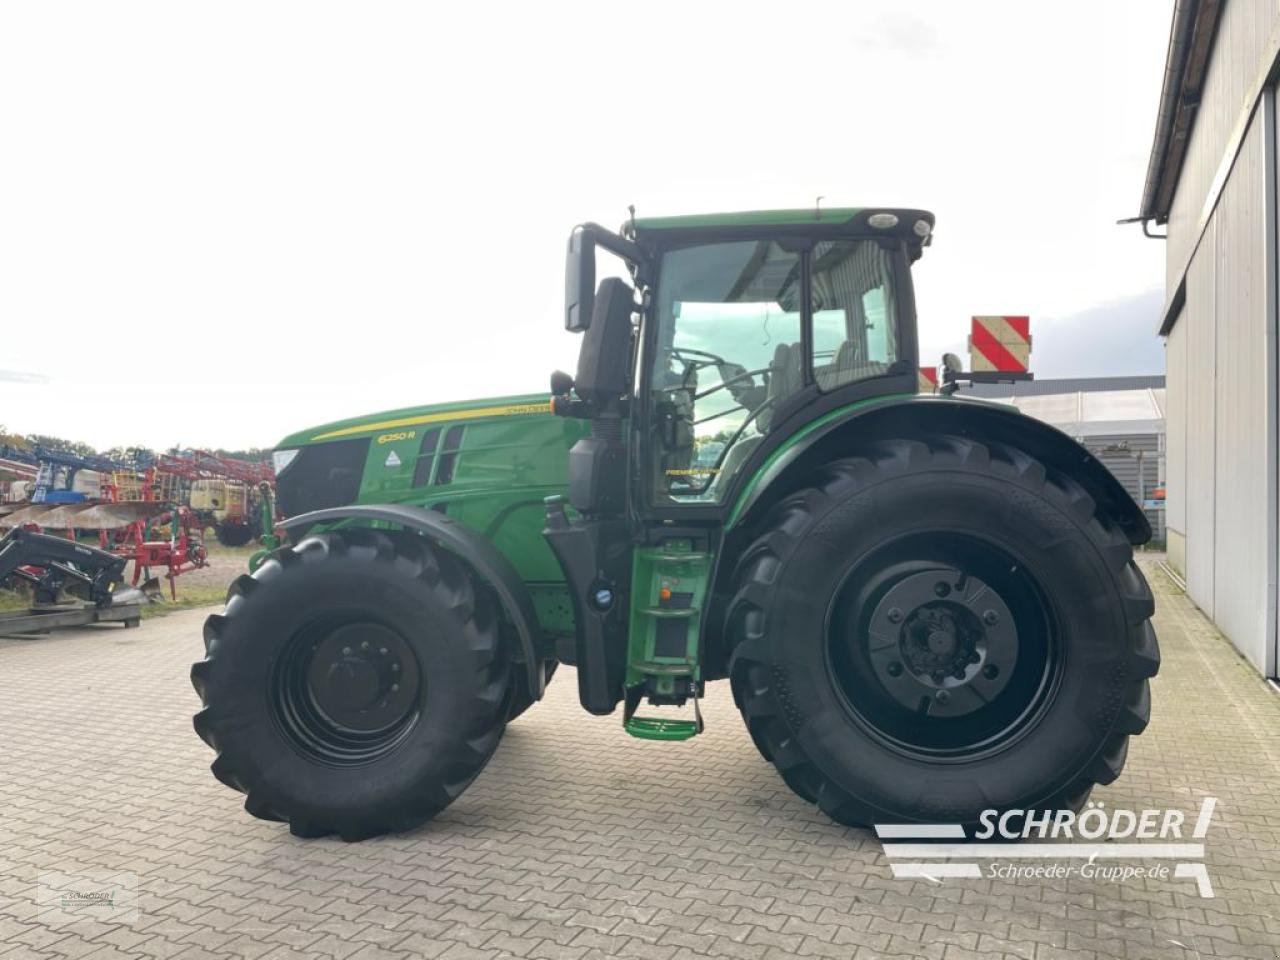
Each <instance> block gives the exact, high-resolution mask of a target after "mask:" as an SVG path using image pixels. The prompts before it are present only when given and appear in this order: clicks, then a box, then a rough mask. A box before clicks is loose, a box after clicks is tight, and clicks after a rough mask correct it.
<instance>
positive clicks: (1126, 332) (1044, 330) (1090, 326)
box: [1031, 290, 1164, 378]
mask: <svg viewBox="0 0 1280 960" xmlns="http://www.w3.org/2000/svg"><path fill="white" fill-rule="evenodd" d="M1163 305H1164V294H1163V292H1162V291H1160V290H1148V291H1146V292H1145V293H1140V294H1136V295H1134V296H1130V297H1123V298H1121V299H1118V300H1114V301H1111V302H1110V303H1105V304H1100V305H1099V306H1096V307H1090V308H1089V309H1087V310H1082V311H1080V312H1079V313H1074V314H1070V315H1068V316H1065V317H1061V318H1058V319H1053V320H1046V321H1044V322H1043V323H1040V324H1037V323H1036V321H1035V318H1034V317H1032V319H1031V337H1032V340H1031V369H1032V370H1033V371H1034V372H1035V374H1036V376H1037V377H1042V378H1049V377H1112V376H1124V375H1135V376H1136V375H1142V374H1163V373H1164V343H1163V341H1161V339H1160V338H1159V337H1158V336H1156V329H1157V328H1158V327H1159V325H1160V310H1161V308H1162V307H1163Z"/></svg>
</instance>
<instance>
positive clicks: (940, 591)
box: [933, 581, 951, 597]
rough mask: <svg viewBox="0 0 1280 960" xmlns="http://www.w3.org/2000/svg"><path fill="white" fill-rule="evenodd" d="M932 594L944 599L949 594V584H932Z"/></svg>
mask: <svg viewBox="0 0 1280 960" xmlns="http://www.w3.org/2000/svg"><path fill="white" fill-rule="evenodd" d="M933 592H934V593H935V594H936V595H938V596H939V597H945V596H947V595H948V594H949V593H951V584H949V583H943V582H941V581H939V582H938V583H936V584H934V587H933Z"/></svg>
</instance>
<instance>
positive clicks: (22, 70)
mask: <svg viewBox="0 0 1280 960" xmlns="http://www.w3.org/2000/svg"><path fill="white" fill-rule="evenodd" d="M1171 8H1172V3H1171V0H1125V2H1123V3H1116V2H1114V0H1113V2H1109V3H1107V2H1080V3H1074V4H1065V5H1064V4H1043V3H1027V2H1025V0H1022V2H1013V3H995V2H991V3H985V2H975V3H955V2H954V0H952V2H925V0H917V2H914V3H912V4H909V5H908V4H904V3H900V2H889V0H886V2H871V0H859V2H856V3H854V2H842V3H841V2H831V3H804V2H790V3H784V4H779V3H770V4H758V3H747V2H742V0H738V2H714V3H713V2H699V3H690V2H688V0H685V2H679V3H661V2H650V3H645V4H635V3H627V4H614V3H604V2H592V3H581V4H562V3H524V4H518V5H517V4H511V5H509V6H506V7H504V5H502V4H497V3H486V4H460V3H432V4H428V3H404V4H397V3H378V4H327V3H317V2H308V3H297V4H293V3H272V2H255V3H227V2H224V3H220V4H187V3H173V2H162V3H112V4H104V3H96V2H95V3H60V4H47V3H29V4H5V5H4V6H2V7H0V371H11V372H20V373H25V374H38V375H43V376H45V377H48V378H49V381H48V382H47V383H16V382H12V380H13V379H14V378H12V377H10V378H7V379H6V378H5V376H4V374H3V373H0V424H6V425H7V426H8V427H9V429H11V430H14V431H17V432H21V433H30V432H39V433H51V434H59V435H62V436H66V437H68V438H72V439H80V440H85V441H87V442H89V443H92V444H95V445H97V446H100V447H106V446H112V445H116V444H139V443H141V444H146V445H151V446H161V447H164V446H169V445H172V444H185V445H209V446H224V447H246V446H252V445H264V446H265V445H270V444H272V443H274V442H275V441H277V440H278V439H279V438H280V437H281V436H283V435H284V434H285V433H288V432H291V431H292V430H295V429H298V428H302V427H306V426H309V425H312V424H316V423H320V422H323V421H325V420H330V419H336V418H339V417H344V416H350V415H355V414H358V413H363V412H369V411H375V410H380V409H388V408H393V407H398V406H407V405H411V404H415V403H424V402H432V401H440V400H449V399H466V398H468V397H482V396H492V395H495V394H504V393H519V392H525V391H530V392H532V391H541V390H544V389H545V388H546V381H547V375H548V374H549V373H550V371H551V370H552V369H554V368H556V367H562V368H564V369H567V370H572V369H573V364H574V358H575V357H576V354H577V346H578V341H577V338H576V337H574V336H572V335H571V334H568V333H566V332H564V329H563V325H562V312H561V304H562V299H563V283H564V282H563V255H564V242H565V239H566V238H567V236H568V234H569V231H570V228H571V227H572V226H573V225H574V224H575V223H578V222H580V221H583V220H597V221H599V222H601V223H604V224H606V225H608V226H616V225H617V224H619V223H621V221H622V219H623V218H624V217H625V215H626V205H627V204H628V203H634V204H636V206H637V208H638V210H639V211H640V213H641V214H642V215H643V214H650V215H654V214H672V213H694V212H706V211H719V210H738V209H755V208H767V207H782V206H800V207H807V206H809V205H810V204H812V202H813V200H814V197H815V196H817V195H818V194H822V195H825V197H826V199H825V200H824V205H826V206H837V205H850V206H868V205H884V206H889V205H902V206H921V207H925V208H928V209H932V210H934V211H935V212H936V213H937V215H938V228H937V233H936V239H935V242H934V245H933V247H932V248H931V249H929V250H928V251H927V252H926V254H925V257H924V259H923V260H922V261H921V262H920V263H919V264H918V265H917V274H916V275H917V288H918V294H917V298H918V306H919V310H920V314H921V327H922V337H921V340H922V358H924V359H925V360H931V359H934V358H935V357H936V355H938V354H940V353H941V351H942V350H943V349H958V348H959V347H960V345H961V343H962V342H963V338H964V336H965V334H966V333H967V328H968V317H969V316H970V315H971V314H975V313H1030V314H1031V315H1032V317H1033V320H1032V324H1033V332H1034V330H1035V328H1036V324H1037V323H1052V322H1068V321H1069V319H1070V317H1071V315H1072V314H1074V313H1077V312H1079V311H1083V310H1087V309H1089V308H1091V307H1097V306H1098V305H1100V304H1107V303H1111V302H1115V301H1118V300H1122V299H1124V298H1126V297H1131V296H1133V295H1135V294H1138V293H1142V292H1145V291H1150V290H1151V289H1152V288H1157V287H1159V286H1160V284H1161V283H1162V279H1163V276H1162V274H1163V257H1164V249H1163V245H1162V244H1160V243H1157V242H1152V241H1149V240H1145V239H1144V238H1143V237H1142V234H1141V231H1140V230H1139V229H1137V228H1136V227H1128V228H1121V227H1117V226H1115V225H1114V221H1115V220H1116V219H1118V218H1120V217H1123V216H1130V215H1133V214H1135V213H1136V212H1137V207H1138V200H1139V196H1140V193H1141V189H1142V179H1143V176H1144V173H1145V170H1146V162H1147V155H1148V151H1149V149H1150V144H1151V135H1152V130H1153V127H1154V122H1155V110H1156V101H1157V98H1158V95H1159V87H1160V75H1161V69H1162V66H1163V62H1164V51H1165V45H1166V41H1167V37H1168V26H1169V16H1170V11H1171ZM1156 321H1157V318H1156V317H1155V316H1154V315H1153V316H1152V317H1151V318H1150V320H1149V328H1150V329H1151V331H1152V336H1153V337H1154V329H1155V324H1156ZM1035 359H1036V358H1035V356H1034V355H1033V368H1034V365H1035ZM1078 372H1079V373H1081V374H1087V373H1089V372H1090V371H1088V370H1080V371H1078Z"/></svg>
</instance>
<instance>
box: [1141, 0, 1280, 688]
mask: <svg viewBox="0 0 1280 960" xmlns="http://www.w3.org/2000/svg"><path fill="white" fill-rule="evenodd" d="M1278 58H1280V6H1277V4H1276V3H1275V0H1270V2H1260V0H1177V2H1176V4H1175V8H1174V15H1173V26H1172V30H1171V33H1170V40H1169V56H1168V63H1167V64H1166V69H1165V79H1164V90H1163V93H1162V95H1161V103H1160V112H1159V115H1158V117H1157V125H1156V136H1155V143H1154V144H1153V147H1152V154H1151V164H1150V168H1149V171H1148V176H1147V183H1146V188H1145V191H1144V195H1143V200H1142V220H1143V221H1144V229H1147V228H1148V225H1149V224H1151V223H1155V224H1165V225H1166V232H1167V235H1168V239H1167V241H1166V306H1165V311H1164V317H1163V319H1162V324H1161V328H1160V333H1161V334H1162V335H1164V336H1165V337H1166V338H1167V339H1166V349H1167V356H1166V370H1167V376H1168V400H1167V410H1166V413H1167V439H1166V458H1167V472H1166V475H1165V481H1166V491H1167V498H1168V499H1167V511H1168V512H1167V517H1166V522H1167V526H1168V548H1169V559H1170V562H1171V564H1172V565H1173V566H1174V567H1175V568H1176V569H1178V570H1179V571H1180V572H1181V573H1182V574H1183V576H1184V577H1185V579H1186V583H1187V593H1188V595H1189V596H1190V597H1191V598H1192V599H1193V600H1194V601H1195V602H1196V604H1197V605H1198V606H1199V607H1200V608H1201V609H1202V610H1203V611H1204V612H1205V613H1206V614H1208V615H1209V616H1210V617H1211V618H1212V619H1213V621H1214V622H1215V623H1216V624H1217V625H1218V627H1219V628H1220V629H1221V630H1222V632H1223V633H1224V634H1225V635H1226V636H1227V637H1228V638H1229V639H1230V640H1231V642H1232V643H1234V644H1235V646H1236V647H1237V649H1239V650H1240V652H1241V653H1242V654H1243V655H1244V656H1245V657H1246V658H1248V660H1249V662H1250V663H1252V664H1253V665H1254V666H1255V667H1256V668H1257V669H1258V670H1259V671H1260V672H1262V673H1263V674H1265V675H1267V676H1275V675H1276V661H1277V635H1276V571H1277V528H1276V524H1277V505H1276V446H1277V437H1276V423H1277V416H1276V414H1277V407H1276V369H1277V356H1276V277H1277V248H1276V228H1275V224H1276V192H1275V183H1276V119H1275V110H1276V104H1275V101H1276V77H1277V66H1278V64H1280V59H1278Z"/></svg>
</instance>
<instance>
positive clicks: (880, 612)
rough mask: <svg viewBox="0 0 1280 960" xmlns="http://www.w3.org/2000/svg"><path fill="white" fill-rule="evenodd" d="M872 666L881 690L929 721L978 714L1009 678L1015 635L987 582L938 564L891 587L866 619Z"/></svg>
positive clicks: (1014, 660) (1015, 651)
mask: <svg viewBox="0 0 1280 960" xmlns="http://www.w3.org/2000/svg"><path fill="white" fill-rule="evenodd" d="M869 631H870V651H869V652H870V657H871V664H872V669H873V670H874V671H875V674H876V677H877V679H878V680H879V681H880V683H881V685H882V686H883V688H884V690H885V692H886V693H888V694H889V696H890V697H892V698H893V699H894V700H896V701H897V702H898V703H899V704H900V705H901V706H903V707H906V708H907V709H909V710H911V711H913V712H915V713H918V714H921V715H926V716H930V717H960V716H965V715H967V714H971V713H974V712H976V711H978V710H981V709H982V708H983V707H985V706H986V705H987V704H989V703H990V702H991V701H992V700H994V699H995V698H996V697H998V696H999V695H1000V693H1001V692H1002V691H1003V690H1004V688H1005V686H1006V685H1007V684H1008V682H1009V678H1010V677H1012V676H1013V671H1014V667H1015V666H1016V663H1017V657H1018V633H1017V628H1016V626H1015V624H1014V618H1013V616H1012V614H1011V613H1010V611H1009V608H1008V606H1007V605H1006V604H1005V602H1004V601H1003V600H1002V599H1001V598H1000V596H999V595H998V594H997V593H996V592H995V591H994V590H992V589H991V588H990V587H989V586H987V584H986V583H985V582H984V581H982V580H981V579H979V578H978V577H976V576H973V575H972V574H968V573H965V572H964V571H963V570H960V569H958V568H956V567H950V566H939V567H935V568H931V569H928V570H924V571H921V572H916V573H912V574H910V575H908V576H905V577H903V578H901V579H900V580H898V581H897V582H896V583H894V584H893V585H892V586H891V587H890V588H889V589H888V590H887V591H886V592H885V593H884V595H883V596H882V598H881V599H880V602H879V603H878V604H877V605H876V608H875V611H874V612H873V613H872V615H871V621H870V624H869Z"/></svg>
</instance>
